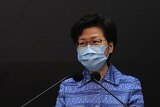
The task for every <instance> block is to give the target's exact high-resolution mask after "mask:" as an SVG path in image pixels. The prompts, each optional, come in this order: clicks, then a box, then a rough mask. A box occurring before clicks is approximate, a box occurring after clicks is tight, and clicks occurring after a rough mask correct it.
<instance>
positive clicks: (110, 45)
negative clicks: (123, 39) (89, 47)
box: [108, 42, 114, 53]
mask: <svg viewBox="0 0 160 107" xmlns="http://www.w3.org/2000/svg"><path fill="white" fill-rule="evenodd" d="M113 49H114V45H113V42H109V44H108V51H109V53H112V52H113Z"/></svg>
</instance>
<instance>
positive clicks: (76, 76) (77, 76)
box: [21, 72, 84, 107]
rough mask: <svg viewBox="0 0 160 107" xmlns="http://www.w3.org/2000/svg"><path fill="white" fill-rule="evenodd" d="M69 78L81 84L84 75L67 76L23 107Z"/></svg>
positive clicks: (79, 73) (78, 73)
mask: <svg viewBox="0 0 160 107" xmlns="http://www.w3.org/2000/svg"><path fill="white" fill-rule="evenodd" d="M68 78H73V79H74V80H75V81H76V82H80V81H81V80H82V79H83V78H84V76H83V74H82V72H77V73H75V74H74V75H71V76H66V77H64V78H63V79H61V80H59V81H58V82H56V83H55V84H53V85H52V86H51V87H49V88H47V89H46V90H44V91H43V92H41V93H40V94H38V95H37V96H35V97H34V98H32V99H31V100H29V101H28V102H26V103H25V104H23V105H22V106H21V107H25V106H27V105H28V104H29V103H31V102H32V101H33V100H35V99H37V98H38V97H40V96H41V95H42V94H44V93H46V92H47V91H49V90H50V89H52V88H54V87H55V86H57V85H58V84H59V83H61V82H62V81H64V80H66V79H68Z"/></svg>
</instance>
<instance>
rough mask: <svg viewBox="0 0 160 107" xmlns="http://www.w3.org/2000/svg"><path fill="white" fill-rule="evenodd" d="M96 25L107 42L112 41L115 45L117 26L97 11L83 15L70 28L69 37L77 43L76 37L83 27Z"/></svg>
mask: <svg viewBox="0 0 160 107" xmlns="http://www.w3.org/2000/svg"><path fill="white" fill-rule="evenodd" d="M89 27H98V28H100V29H102V31H103V32H104V36H105V38H106V40H107V41H108V42H113V45H114V47H115V45H116V43H117V28H116V25H115V23H114V22H113V21H112V20H111V19H109V18H107V17H104V16H102V15H101V14H98V13H89V14H87V15H85V16H83V17H82V18H81V19H80V20H79V21H78V22H77V23H75V24H74V26H73V27H72V29H71V38H72V39H73V42H74V43H77V41H78V37H79V36H80V35H81V33H82V31H83V30H84V29H85V28H89Z"/></svg>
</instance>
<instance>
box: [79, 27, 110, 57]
mask: <svg viewBox="0 0 160 107" xmlns="http://www.w3.org/2000/svg"><path fill="white" fill-rule="evenodd" d="M94 40H102V41H101V45H105V46H108V48H107V49H106V51H105V53H104V54H105V55H106V56H108V55H109V53H112V52H113V43H112V42H110V43H108V42H107V40H106V38H105V36H104V33H103V30H102V29H100V28H98V27H88V28H85V29H84V30H83V31H82V33H81V35H80V36H79V38H78V42H82V43H83V42H84V41H85V42H86V41H87V43H88V44H87V45H89V43H90V41H94ZM90 45H91V44H90Z"/></svg>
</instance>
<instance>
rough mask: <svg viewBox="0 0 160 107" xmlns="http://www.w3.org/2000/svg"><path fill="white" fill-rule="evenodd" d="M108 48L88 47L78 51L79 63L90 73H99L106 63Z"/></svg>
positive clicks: (102, 46)
mask: <svg viewBox="0 0 160 107" xmlns="http://www.w3.org/2000/svg"><path fill="white" fill-rule="evenodd" d="M106 48H107V46H104V45H100V46H92V45H91V46H90V45H88V46H86V47H79V48H78V49H77V54H78V60H79V62H80V63H81V64H82V65H83V66H84V67H85V68H86V69H88V70H89V71H90V72H92V71H98V70H99V69H100V68H101V67H102V66H103V65H104V63H105V62H106V60H107V58H108V57H106V56H105V54H104V53H105V50H106Z"/></svg>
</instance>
